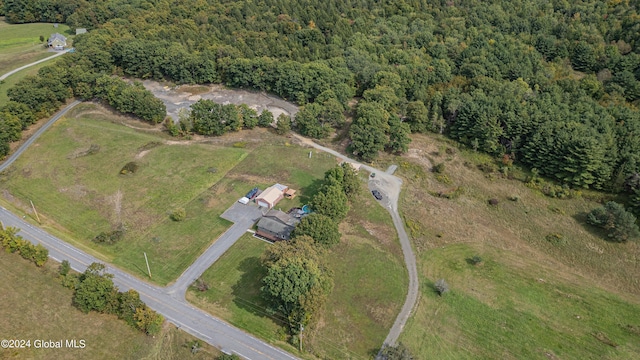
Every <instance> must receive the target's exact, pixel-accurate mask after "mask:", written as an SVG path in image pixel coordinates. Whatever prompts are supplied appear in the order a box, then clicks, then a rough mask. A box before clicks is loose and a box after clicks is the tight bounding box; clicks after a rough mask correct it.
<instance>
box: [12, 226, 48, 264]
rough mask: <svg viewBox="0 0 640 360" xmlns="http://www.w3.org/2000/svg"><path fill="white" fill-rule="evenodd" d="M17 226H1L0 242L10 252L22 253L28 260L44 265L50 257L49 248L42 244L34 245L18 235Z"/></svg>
mask: <svg viewBox="0 0 640 360" xmlns="http://www.w3.org/2000/svg"><path fill="white" fill-rule="evenodd" d="M17 232H18V229H16V228H7V229H1V228H0V243H1V244H2V246H3V247H4V248H5V250H6V251H7V252H9V253H15V252H18V253H20V256H22V257H23V258H24V259H26V260H30V261H33V262H34V263H35V264H36V265H37V266H42V265H44V264H45V263H46V262H47V259H48V258H49V250H47V248H45V247H44V246H42V245H41V244H38V245H33V244H32V243H30V242H29V241H27V240H25V239H23V238H22V237H21V236H18V235H16V233H17Z"/></svg>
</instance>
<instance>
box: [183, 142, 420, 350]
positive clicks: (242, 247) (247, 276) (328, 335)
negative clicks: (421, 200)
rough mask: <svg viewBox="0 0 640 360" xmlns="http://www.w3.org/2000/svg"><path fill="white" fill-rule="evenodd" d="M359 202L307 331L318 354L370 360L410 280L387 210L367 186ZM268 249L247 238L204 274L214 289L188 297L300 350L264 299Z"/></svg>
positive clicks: (333, 256)
mask: <svg viewBox="0 0 640 360" xmlns="http://www.w3.org/2000/svg"><path fill="white" fill-rule="evenodd" d="M314 156H315V155H314ZM311 183H313V182H311ZM356 202H357V203H358V204H359V206H358V207H356V208H353V209H352V210H351V211H350V213H349V215H348V216H347V220H346V221H345V222H343V223H342V224H341V232H342V234H343V236H342V240H341V242H340V244H338V245H336V246H335V247H334V248H333V249H332V250H331V251H330V253H329V254H327V256H326V261H327V263H328V266H329V268H330V269H331V271H332V272H333V273H334V283H335V285H334V289H333V292H332V293H331V295H330V296H329V300H328V302H327V304H326V306H325V308H324V310H323V311H322V312H321V313H320V314H318V319H317V322H316V325H315V326H312V327H310V328H309V329H307V330H306V337H305V349H306V351H307V352H309V353H310V354H311V355H315V356H316V357H318V358H327V359H366V358H370V357H371V355H372V354H375V353H376V351H377V350H378V348H379V347H380V345H381V344H382V342H383V340H384V338H385V337H386V335H387V331H388V329H389V328H390V327H391V324H392V323H393V321H394V320H395V316H396V315H397V313H398V311H399V310H400V307H401V305H402V302H403V299H404V295H405V293H406V289H407V285H408V284H407V277H406V272H405V269H404V267H403V261H402V257H401V250H400V247H399V243H398V242H397V239H396V235H395V230H394V228H393V225H392V222H391V218H390V217H389V215H388V213H387V212H386V211H385V210H384V209H383V208H382V207H381V206H378V205H377V204H376V203H375V201H374V200H373V198H372V197H371V196H369V194H368V191H367V190H366V188H363V189H362V193H361V194H360V196H359V198H358V199H357V200H356ZM267 246H269V244H268V243H266V242H263V241H261V240H258V239H255V238H252V237H251V236H249V235H245V237H243V238H241V239H240V240H239V241H238V242H237V243H236V244H235V245H234V246H233V247H232V248H231V249H229V251H227V253H225V254H224V255H223V257H222V258H221V259H220V260H219V261H218V262H216V263H215V264H214V265H213V266H212V267H211V268H210V269H209V270H207V271H206V272H205V273H204V275H203V278H204V279H205V281H207V282H208V284H209V285H210V286H211V289H210V290H208V291H206V292H200V291H198V290H195V289H191V290H190V291H189V292H188V295H187V298H188V299H189V300H190V301H191V302H193V303H194V304H195V305H197V306H199V307H201V308H203V309H205V310H207V311H209V312H211V313H212V314H214V315H216V316H219V317H221V318H223V319H225V320H227V321H229V322H230V323H232V324H233V325H235V326H238V327H240V328H242V329H245V330H246V331H248V332H250V333H252V334H255V335H257V336H259V337H261V338H263V339H265V340H268V341H270V342H272V343H275V344H278V345H280V346H282V347H283V348H285V349H287V350H289V351H294V352H295V351H296V350H295V349H294V348H292V347H291V345H288V344H287V343H286V342H285V341H284V340H285V339H286V336H285V334H286V332H287V330H286V323H285V322H284V319H282V318H280V317H279V316H278V315H277V314H276V315H273V314H269V313H268V312H267V311H266V304H265V303H264V301H263V300H262V298H261V297H260V287H261V286H262V284H261V283H260V279H261V278H262V277H263V276H264V269H263V268H262V267H261V266H260V256H261V254H262V253H263V252H264V249H265V248H266V247H267ZM304 356H309V354H308V353H307V354H305V355H304Z"/></svg>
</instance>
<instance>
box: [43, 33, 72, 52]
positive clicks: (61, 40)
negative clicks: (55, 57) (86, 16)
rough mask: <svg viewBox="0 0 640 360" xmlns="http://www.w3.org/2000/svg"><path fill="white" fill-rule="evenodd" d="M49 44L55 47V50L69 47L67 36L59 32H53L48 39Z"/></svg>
mask: <svg viewBox="0 0 640 360" xmlns="http://www.w3.org/2000/svg"><path fill="white" fill-rule="evenodd" d="M47 45H48V46H49V47H50V48H53V50H64V48H65V47H67V38H66V37H64V35H62V34H59V33H55V34H51V36H49V40H48V41H47Z"/></svg>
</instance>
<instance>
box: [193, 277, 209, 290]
mask: <svg viewBox="0 0 640 360" xmlns="http://www.w3.org/2000/svg"><path fill="white" fill-rule="evenodd" d="M194 286H195V288H196V289H198V291H207V290H209V284H207V282H206V281H204V280H203V279H202V278H199V279H198V280H196V283H195V285H194Z"/></svg>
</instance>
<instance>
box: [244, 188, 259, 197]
mask: <svg viewBox="0 0 640 360" xmlns="http://www.w3.org/2000/svg"><path fill="white" fill-rule="evenodd" d="M257 193H258V188H257V187H256V188H253V189H251V191H249V192H248V193H247V195H245V196H244V197H246V198H247V199H253V198H254V197H255V196H256V194H257Z"/></svg>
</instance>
